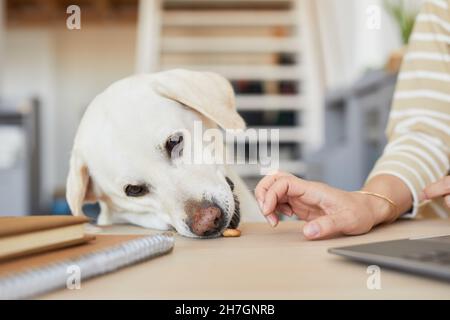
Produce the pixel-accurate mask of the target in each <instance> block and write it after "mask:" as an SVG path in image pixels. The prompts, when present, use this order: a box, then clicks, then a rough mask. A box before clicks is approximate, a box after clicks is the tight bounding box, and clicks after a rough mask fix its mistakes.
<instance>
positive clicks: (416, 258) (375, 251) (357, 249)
mask: <svg viewBox="0 0 450 320" xmlns="http://www.w3.org/2000/svg"><path fill="white" fill-rule="evenodd" d="M328 252H329V253H332V254H337V255H340V256H343V257H346V258H348V259H351V260H355V261H358V262H364V263H368V264H376V265H378V266H380V267H386V268H393V269H397V270H400V271H406V272H411V273H417V274H421V275H425V276H431V277H438V278H442V279H446V280H448V281H450V235H444V236H438V237H430V238H410V239H402V240H392V241H383V242H375V243H368V244H360V245H353V246H347V247H340V248H331V249H329V250H328Z"/></svg>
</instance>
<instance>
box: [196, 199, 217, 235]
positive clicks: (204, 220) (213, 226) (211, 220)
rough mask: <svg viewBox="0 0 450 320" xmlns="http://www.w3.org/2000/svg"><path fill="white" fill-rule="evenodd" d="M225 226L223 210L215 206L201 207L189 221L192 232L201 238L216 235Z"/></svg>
mask: <svg viewBox="0 0 450 320" xmlns="http://www.w3.org/2000/svg"><path fill="white" fill-rule="evenodd" d="M223 226H224V215H223V213H222V210H221V209H220V208H219V207H217V206H215V205H213V204H211V205H208V206H205V205H203V206H201V207H199V208H198V209H196V210H195V211H194V212H193V213H192V215H191V217H190V219H189V227H190V229H191V231H192V232H193V233H194V234H196V235H197V236H200V237H206V236H212V235H216V234H218V233H219V232H220V231H221V229H222V228H223Z"/></svg>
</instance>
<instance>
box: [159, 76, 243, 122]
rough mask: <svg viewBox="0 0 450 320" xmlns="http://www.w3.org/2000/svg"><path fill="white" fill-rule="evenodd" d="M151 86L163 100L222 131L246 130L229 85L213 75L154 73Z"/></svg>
mask: <svg viewBox="0 0 450 320" xmlns="http://www.w3.org/2000/svg"><path fill="white" fill-rule="evenodd" d="M152 84H153V88H154V90H155V91H156V92H157V93H159V94H160V95H162V96H163V97H166V98H169V99H172V100H175V101H178V102H180V103H182V104H184V105H186V106H188V107H190V108H192V109H194V110H196V111H198V112H200V113H201V114H203V115H204V116H206V117H207V118H209V119H211V120H212V121H214V122H215V123H217V124H218V125H219V126H221V127H222V128H224V129H244V128H245V122H244V120H243V119H242V118H241V116H240V115H239V114H238V113H237V111H236V102H235V99H234V92H233V88H232V87H231V84H230V83H229V82H228V80H226V79H225V78H224V77H222V76H220V75H218V74H216V73H213V72H197V71H190V70H183V69H173V70H169V71H163V72H159V73H156V74H155V75H154V78H153V81H152Z"/></svg>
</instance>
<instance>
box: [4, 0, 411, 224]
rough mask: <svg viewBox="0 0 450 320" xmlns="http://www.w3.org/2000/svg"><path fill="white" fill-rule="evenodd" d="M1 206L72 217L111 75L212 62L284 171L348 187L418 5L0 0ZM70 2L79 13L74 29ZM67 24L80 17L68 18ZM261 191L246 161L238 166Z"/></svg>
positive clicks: (372, 146) (383, 111)
mask: <svg viewBox="0 0 450 320" xmlns="http://www.w3.org/2000/svg"><path fill="white" fill-rule="evenodd" d="M0 3H1V5H0V215H26V214H38V213H54V214H66V213H68V208H67V204H66V203H65V200H64V192H65V191H64V187H65V180H66V175H67V172H68V163H69V154H70V149H71V146H72V142H73V138H74V135H75V132H76V129H77V126H78V123H79V121H80V119H81V117H82V114H83V112H84V110H85V108H86V107H87V105H88V104H89V102H90V101H91V100H92V99H93V98H94V97H95V95H96V94H98V93H99V92H101V91H102V90H104V89H105V88H106V87H107V86H108V85H109V84H111V83H112V82H114V81H116V80H118V79H120V78H123V77H126V76H128V75H131V74H133V73H136V72H154V71H159V70H164V69H170V68H174V67H183V68H189V69H193V70H209V71H216V72H219V73H221V74H222V75H224V76H225V77H227V78H228V79H229V80H230V81H231V82H232V84H233V86H234V88H235V92H236V99H237V106H238V110H239V112H240V113H241V115H242V116H243V117H244V118H245V120H246V121H247V123H248V125H249V127H264V128H279V129H280V142H281V144H280V167H281V169H282V170H287V171H290V172H292V173H294V174H296V175H298V176H301V177H305V178H308V179H316V180H321V181H324V182H327V183H329V184H331V185H333V186H336V187H340V188H344V189H347V190H353V189H356V188H359V187H360V186H361V185H362V184H363V182H364V180H365V177H366V176H367V174H368V172H369V171H370V169H371V167H372V165H373V163H374V161H375V160H376V158H377V157H378V156H379V154H380V152H381V151H382V148H383V145H384V143H385V140H384V127H385V124H386V118H387V115H388V112H389V107H390V101H391V98H392V94H393V90H394V86H395V81H396V74H397V71H398V68H399V65H400V63H401V59H402V55H403V51H404V48H405V46H406V44H407V42H408V37H409V34H410V31H411V28H412V26H413V23H414V18H415V15H416V14H417V11H418V8H419V6H420V0H417V1H416V0H404V1H402V0H391V1H389V0H386V1H383V0H239V1H237V0H191V1H188V0H81V1H75V0H74V1H69V0H0ZM70 5H77V6H78V7H79V8H80V10H81V20H80V21H81V25H80V26H79V27H80V28H79V29H78V28H74V29H70V28H68V25H67V22H68V21H67V20H68V18H69V19H71V20H70V21H71V22H74V21H75V20H73V19H72V18H73V16H72V14H73V13H74V11H69V13H68V12H67V8H68V7H69V6H70ZM72 27H73V24H72ZM236 169H237V170H238V171H239V173H240V174H241V175H242V176H243V177H244V178H245V179H246V181H247V182H248V184H249V187H250V188H251V187H253V186H254V185H255V183H256V181H258V179H260V178H261V177H260V176H259V171H258V170H257V168H254V167H252V166H239V167H237V168H236Z"/></svg>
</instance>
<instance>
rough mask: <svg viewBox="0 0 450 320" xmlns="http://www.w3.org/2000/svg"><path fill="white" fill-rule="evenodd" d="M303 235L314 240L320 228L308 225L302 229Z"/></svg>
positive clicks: (312, 224) (315, 225)
mask: <svg viewBox="0 0 450 320" xmlns="http://www.w3.org/2000/svg"><path fill="white" fill-rule="evenodd" d="M303 233H304V234H305V236H307V237H308V238H315V237H317V236H318V235H319V233H320V228H319V226H318V225H317V223H309V224H307V225H306V226H305V227H304V228H303Z"/></svg>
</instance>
